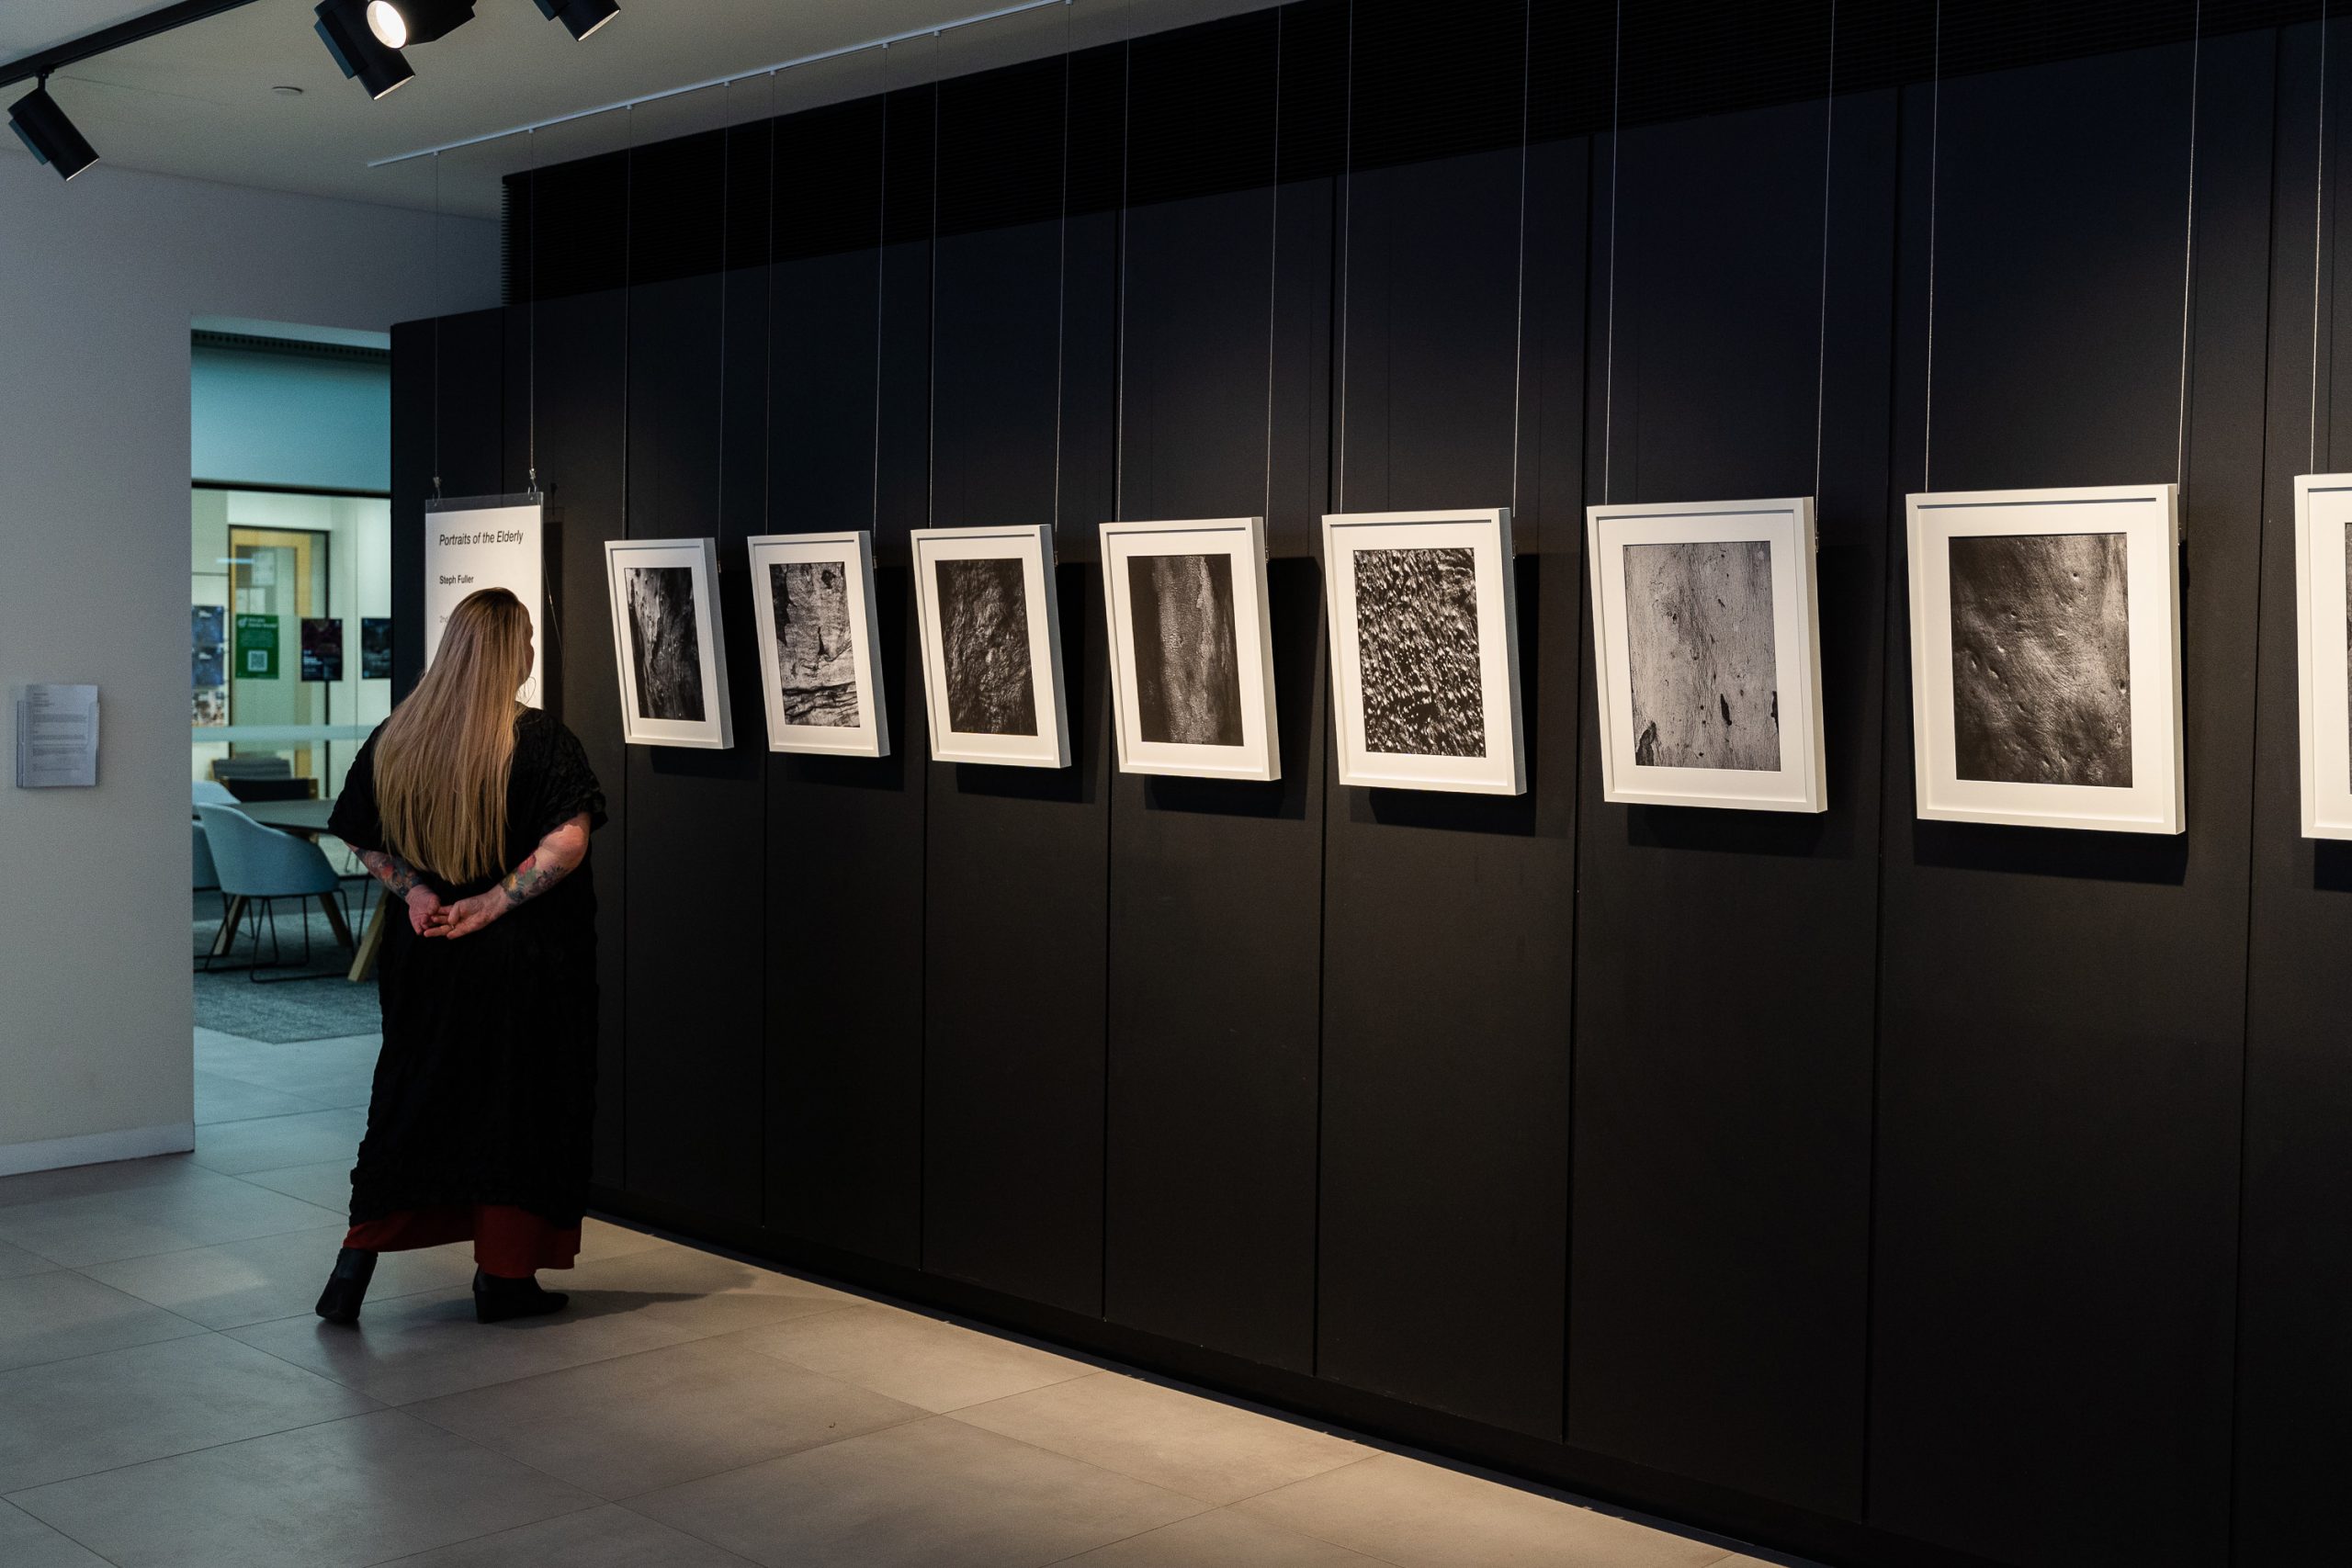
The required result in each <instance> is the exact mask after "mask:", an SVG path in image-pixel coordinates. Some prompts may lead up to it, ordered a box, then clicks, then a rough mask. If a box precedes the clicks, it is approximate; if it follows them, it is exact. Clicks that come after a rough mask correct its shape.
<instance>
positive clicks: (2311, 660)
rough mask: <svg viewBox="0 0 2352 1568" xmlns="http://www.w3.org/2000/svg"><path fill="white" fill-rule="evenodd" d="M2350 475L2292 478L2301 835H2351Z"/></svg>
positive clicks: (2351, 653)
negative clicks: (2293, 493) (2301, 795)
mask: <svg viewBox="0 0 2352 1568" xmlns="http://www.w3.org/2000/svg"><path fill="white" fill-rule="evenodd" d="M2348 544H2352V474H2299V475H2297V476H2296V479H2295V667H2296V675H2297V680H2296V682H2295V691H2296V709H2297V719H2298V722H2299V727H2300V728H2301V731H2302V773H2303V791H2302V794H2303V837H2304V838H2306V839H2352V635H2348V634H2352V593H2347V592H2346V578H2347V574H2352V548H2347V545H2348Z"/></svg>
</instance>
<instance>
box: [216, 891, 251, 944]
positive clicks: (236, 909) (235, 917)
mask: <svg viewBox="0 0 2352 1568" xmlns="http://www.w3.org/2000/svg"><path fill="white" fill-rule="evenodd" d="M244 918H245V896H244V895H243V894H242V893H232V894H231V895H230V897H229V911H228V913H226V914H224V915H222V916H221V917H220V933H219V934H218V935H216V936H215V937H214V938H213V939H212V956H213V957H215V958H225V957H227V956H228V955H229V954H230V953H233V952H235V951H236V946H237V927H238V925H239V923H240V922H242V921H243V919H244Z"/></svg>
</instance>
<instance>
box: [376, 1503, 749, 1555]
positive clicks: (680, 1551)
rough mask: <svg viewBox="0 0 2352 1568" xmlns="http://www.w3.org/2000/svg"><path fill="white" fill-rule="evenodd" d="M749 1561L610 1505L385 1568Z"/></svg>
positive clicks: (464, 1542)
mask: <svg viewBox="0 0 2352 1568" xmlns="http://www.w3.org/2000/svg"><path fill="white" fill-rule="evenodd" d="M745 1561H746V1560H745V1559H743V1558H741V1557H738V1556H736V1555H735V1554H734V1553H733V1552H731V1551H720V1550H719V1549H718V1547H715V1546H713V1545H711V1544H710V1542H708V1541H707V1540H695V1538H694V1537H693V1536H690V1535H687V1534H685V1533H684V1531H682V1530H673V1529H671V1528H670V1527H669V1526H668V1525H664V1524H657V1523H655V1522H654V1521H653V1520H651V1519H649V1518H647V1517H644V1516H643V1515H641V1514H632V1513H630V1512H629V1511H628V1509H627V1508H622V1507H617V1506H611V1505H607V1506H605V1507H602V1508H586V1509H582V1511H581V1512H579V1513H577V1514H564V1515H561V1516H560V1517H556V1518H552V1519H548V1520H547V1521H546V1522H544V1523H542V1524H536V1525H525V1526H524V1527H523V1528H522V1529H512V1530H501V1531H500V1532H499V1533H498V1534H496V1535H486V1536H481V1537H478V1538H477V1539H475V1540H468V1541H461V1542H459V1543H458V1545H456V1546H445V1547H442V1548H440V1549H439V1550H437V1551H427V1552H424V1553H423V1554H422V1555H419V1556H416V1557H403V1558H401V1560H400V1561H399V1562H398V1563H386V1564H385V1565H384V1568H522V1565H524V1564H528V1565H529V1568H743V1563H744V1562H745Z"/></svg>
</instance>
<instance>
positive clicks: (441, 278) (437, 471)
mask: <svg viewBox="0 0 2352 1568" xmlns="http://www.w3.org/2000/svg"><path fill="white" fill-rule="evenodd" d="M433 278H434V282H435V285H436V286H437V287H438V288H439V289H440V291H441V297H442V299H443V300H444V301H445V302H446V301H447V299H448V297H449V269H448V267H447V265H446V264H445V263H444V262H443V260H442V256H441V154H440V153H438V152H435V154H433ZM433 499H434V500H435V501H438V500H440V499H441V316H440V313H439V312H435V315H434V317H433Z"/></svg>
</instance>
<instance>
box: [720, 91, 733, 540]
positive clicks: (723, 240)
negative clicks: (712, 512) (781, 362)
mask: <svg viewBox="0 0 2352 1568" xmlns="http://www.w3.org/2000/svg"><path fill="white" fill-rule="evenodd" d="M734 85H735V84H734V83H732V82H724V83H721V84H720V85H719V88H718V508H717V512H718V528H717V529H716V532H717V533H718V536H720V537H722V538H724V537H725V536H726V534H727V270H728V269H727V249H728V241H729V240H730V239H731V238H733V233H732V231H733V228H734V202H735V119H734V115H733V112H732V105H731V104H730V103H729V97H728V95H729V93H730V92H731V91H733V89H734Z"/></svg>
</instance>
